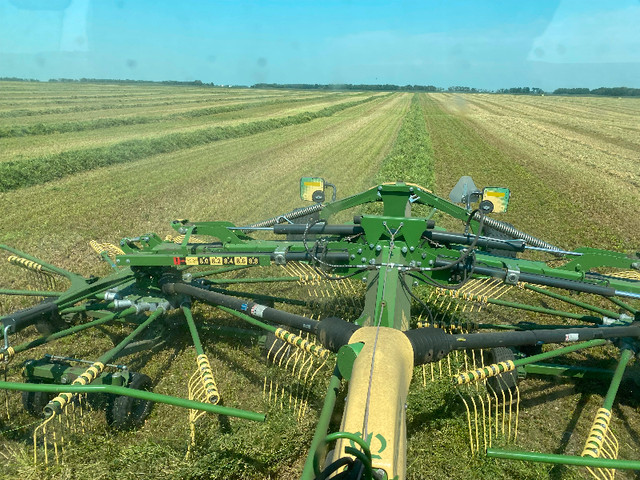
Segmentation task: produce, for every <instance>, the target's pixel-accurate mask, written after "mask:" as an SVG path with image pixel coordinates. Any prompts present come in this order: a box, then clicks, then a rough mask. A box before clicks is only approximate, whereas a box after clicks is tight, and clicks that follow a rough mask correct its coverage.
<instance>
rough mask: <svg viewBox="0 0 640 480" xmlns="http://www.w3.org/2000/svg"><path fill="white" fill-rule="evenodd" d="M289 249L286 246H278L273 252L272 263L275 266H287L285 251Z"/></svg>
mask: <svg viewBox="0 0 640 480" xmlns="http://www.w3.org/2000/svg"><path fill="white" fill-rule="evenodd" d="M288 249H289V246H288V245H280V246H279V247H277V248H276V249H275V250H274V251H273V261H274V262H275V264H276V265H286V264H287V257H286V254H287V250H288Z"/></svg>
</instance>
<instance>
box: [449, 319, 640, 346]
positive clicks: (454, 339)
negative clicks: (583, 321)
mask: <svg viewBox="0 0 640 480" xmlns="http://www.w3.org/2000/svg"><path fill="white" fill-rule="evenodd" d="M621 337H633V338H638V337H640V324H638V323H637V322H636V323H633V324H631V325H627V326H619V327H618V326H616V327H578V328H576V327H574V328H563V329H545V330H523V331H511V332H490V333H470V334H455V335H451V349H452V350H462V349H465V348H471V349H474V348H495V347H517V346H521V345H540V344H543V343H565V342H585V341H587V340H593V339H597V338H604V339H607V338H621Z"/></svg>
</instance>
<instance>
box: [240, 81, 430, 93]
mask: <svg viewBox="0 0 640 480" xmlns="http://www.w3.org/2000/svg"><path fill="white" fill-rule="evenodd" d="M251 88H282V89H286V90H374V91H385V92H389V91H394V92H396V91H397V92H442V91H443V89H442V88H438V87H434V86H433V85H404V86H401V85H392V84H388V83H385V84H380V85H369V84H351V83H339V84H322V83H256V84H255V85H251Z"/></svg>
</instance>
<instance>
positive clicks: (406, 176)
mask: <svg viewBox="0 0 640 480" xmlns="http://www.w3.org/2000/svg"><path fill="white" fill-rule="evenodd" d="M423 95H424V94H419V93H416V94H414V95H413V97H412V99H411V106H410V108H409V110H408V111H407V113H406V115H405V117H404V119H403V121H402V127H401V128H400V131H399V132H398V136H397V137H396V141H395V142H394V144H393V148H392V150H391V152H390V153H389V155H388V156H387V157H386V158H385V159H384V160H383V162H382V165H381V166H380V170H379V171H378V175H377V176H376V182H377V183H383V182H399V181H401V182H412V183H417V184H419V185H421V186H423V187H425V188H428V189H432V188H433V184H434V180H435V175H434V172H433V163H434V162H433V150H432V148H431V140H430V138H429V132H427V128H426V122H425V118H424V108H423V105H422V102H421V98H420V97H421V96H423Z"/></svg>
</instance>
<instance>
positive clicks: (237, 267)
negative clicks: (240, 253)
mask: <svg viewBox="0 0 640 480" xmlns="http://www.w3.org/2000/svg"><path fill="white" fill-rule="evenodd" d="M245 268H249V267H245V266H244V265H235V266H233V267H222V268H217V269H215V270H207V271H206V272H193V273H192V274H191V278H202V277H208V276H209V275H217V274H219V273H226V272H233V271H235V270H244V269H245Z"/></svg>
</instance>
